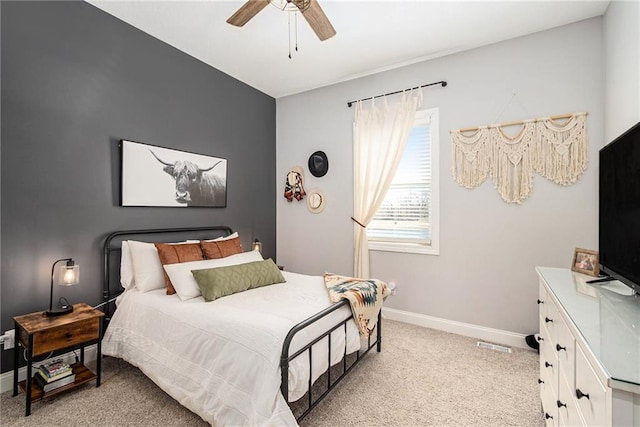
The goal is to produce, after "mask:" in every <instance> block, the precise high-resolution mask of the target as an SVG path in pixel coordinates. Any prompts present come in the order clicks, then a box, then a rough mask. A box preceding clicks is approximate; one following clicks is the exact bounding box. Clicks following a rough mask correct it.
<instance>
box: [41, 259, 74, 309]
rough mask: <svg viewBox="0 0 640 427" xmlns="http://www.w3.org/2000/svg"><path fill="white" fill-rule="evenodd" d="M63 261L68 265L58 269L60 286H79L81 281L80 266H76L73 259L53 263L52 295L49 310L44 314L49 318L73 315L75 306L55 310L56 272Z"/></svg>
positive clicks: (68, 305)
mask: <svg viewBox="0 0 640 427" xmlns="http://www.w3.org/2000/svg"><path fill="white" fill-rule="evenodd" d="M61 261H66V263H65V264H63V265H61V266H60V268H59V269H58V284H59V285H61V286H72V285H77V284H78V282H79V280H80V266H79V265H78V264H76V263H75V261H74V260H73V259H72V258H62V259H59V260H57V261H56V262H54V263H53V265H52V266H51V293H50V294H49V310H47V311H45V312H44V314H45V316H47V317H52V316H62V315H63V314H67V313H71V312H72V311H73V306H72V305H71V304H68V303H67V304H65V305H63V306H62V307H60V308H56V309H54V308H53V278H54V276H55V272H56V264H58V263H59V262H61Z"/></svg>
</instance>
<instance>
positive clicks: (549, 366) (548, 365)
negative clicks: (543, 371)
mask: <svg viewBox="0 0 640 427" xmlns="http://www.w3.org/2000/svg"><path fill="white" fill-rule="evenodd" d="M544 366H545V367H546V368H553V365H552V364H551V363H549V362H544Z"/></svg>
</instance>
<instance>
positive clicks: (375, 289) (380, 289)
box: [324, 273, 391, 337]
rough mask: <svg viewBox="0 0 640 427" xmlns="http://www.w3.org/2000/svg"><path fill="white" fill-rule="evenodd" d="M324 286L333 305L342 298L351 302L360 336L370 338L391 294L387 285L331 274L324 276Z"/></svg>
mask: <svg viewBox="0 0 640 427" xmlns="http://www.w3.org/2000/svg"><path fill="white" fill-rule="evenodd" d="M324 284H325V285H326V286H327V290H328V291H329V298H330V299H331V302H332V303H336V302H338V301H340V300H341V299H342V298H346V299H348V300H349V303H350V304H351V311H352V312H353V319H354V320H355V321H356V325H358V329H359V330H360V334H362V335H364V336H365V337H368V336H369V335H370V334H371V332H372V331H373V329H374V328H375V326H376V323H378V313H379V312H380V310H381V309H382V302H383V300H384V298H386V297H387V296H388V295H389V294H390V293H391V291H390V290H389V287H388V286H387V284H386V283H385V282H383V281H380V280H376V279H357V278H355V277H346V276H339V275H337V274H331V273H325V274H324Z"/></svg>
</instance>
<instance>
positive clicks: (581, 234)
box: [276, 18, 604, 334]
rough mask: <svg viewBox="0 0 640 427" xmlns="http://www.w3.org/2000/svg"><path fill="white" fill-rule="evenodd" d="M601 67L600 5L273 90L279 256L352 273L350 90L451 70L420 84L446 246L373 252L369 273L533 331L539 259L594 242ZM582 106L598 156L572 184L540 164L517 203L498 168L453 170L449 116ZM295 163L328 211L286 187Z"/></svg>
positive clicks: (411, 82)
mask: <svg viewBox="0 0 640 427" xmlns="http://www.w3.org/2000/svg"><path fill="white" fill-rule="evenodd" d="M419 42H420V41H419V40H417V41H416V43H419ZM298 59H299V60H303V58H298ZM603 73H604V66H603V49H602V19H601V18H594V19H590V20H586V21H582V22H579V23H576V24H572V25H567V26H563V27H560V28H557V29H553V30H549V31H544V32H541V33H537V34H534V35H530V36H526V37H522V38H518V39H513V40H509V41H505V42H501V43H497V44H494V45H491V46H487V47H482V48H478V49H473V50H470V51H467V52H462V53H457V54H454V55H451V56H447V57H443V58H439V59H435V60H430V61H426V62H423V63H419V64H414V65H410V66H407V67H403V68H400V69H396V70H392V71H387V72H384V73H380V74H376V75H372V76H368V77H363V78H359V79H356V80H352V81H348V82H344V83H341V84H336V85H333V86H329V87H325V88H321V89H317V90H313V91H309V92H306V93H302V94H297V95H292V96H289V97H285V98H281V99H278V100H277V126H276V127H277V137H276V139H277V172H276V173H277V177H278V178H277V179H278V182H277V185H278V188H279V189H280V190H279V193H280V195H279V201H278V203H277V210H278V212H277V249H278V259H277V261H278V263H279V264H283V265H284V266H285V268H286V269H287V270H291V271H297V272H301V273H305V274H321V273H323V272H324V271H332V272H336V273H344V274H352V272H353V243H352V237H353V225H352V222H351V220H350V216H351V214H352V194H353V191H352V187H353V183H352V158H353V156H352V142H351V138H352V120H353V109H352V108H347V106H346V101H348V100H353V99H358V98H362V97H367V96H371V95H378V94H382V93H386V92H390V91H393V90H397V89H403V88H408V87H412V86H417V85H420V84H425V83H429V82H434V81H439V80H446V81H447V82H448V83H449V85H448V86H447V87H446V88H441V87H439V86H438V87H431V88H427V89H425V92H424V94H425V105H424V106H425V107H426V108H431V107H439V108H440V124H441V127H440V129H441V130H440V144H441V149H440V162H441V172H440V182H441V190H440V198H441V211H440V212H441V231H440V235H441V245H440V253H441V254H440V256H429V255H411V254H399V253H391V252H372V255H371V265H372V271H371V273H372V276H374V277H377V278H380V279H383V280H387V281H390V280H394V281H396V282H397V283H398V294H397V295H396V296H394V297H391V298H389V299H388V300H387V303H386V305H387V306H388V307H390V308H395V309H398V310H405V311H409V312H414V313H419V314H424V315H428V316H436V317H440V318H444V319H450V320H455V321H459V322H465V323H470V324H474V325H480V326H485V327H489V328H496V329H502V330H505V331H512V332H517V333H525V334H526V333H533V332H536V331H537V329H538V326H537V310H538V307H537V305H536V303H535V301H536V297H537V292H538V283H537V278H536V275H535V272H534V267H535V266H536V265H545V266H557V267H569V266H570V264H571V260H572V256H573V250H574V248H575V247H583V248H593V249H595V248H597V192H598V188H597V164H596V163H595V162H597V152H598V149H599V148H600V147H601V146H602V145H603V132H604V131H603V115H604V112H603V106H604V94H603V82H604V74H603ZM514 93H516V94H517V96H516V98H515V100H514V101H513V102H512V103H511V104H510V105H509V106H508V108H506V109H505V107H506V106H507V104H508V102H509V100H510V98H511V97H512V95H513V94H514ZM503 109H504V110H505V111H504V113H503V114H502V115H501V116H500V117H498V116H499V115H500V112H501V111H503ZM578 111H587V112H588V113H589V115H588V120H587V123H588V125H587V126H588V133H589V139H590V143H589V144H590V145H589V156H590V159H591V163H590V164H589V167H588V169H587V171H586V173H585V174H584V175H583V177H582V178H581V179H580V180H579V182H578V183H577V184H575V185H573V186H569V187H561V186H558V185H556V184H554V183H551V182H549V181H547V180H546V179H544V178H542V177H540V176H536V177H535V179H534V186H533V193H532V195H531V197H530V198H529V199H527V200H526V201H525V202H524V203H523V204H522V205H520V206H518V205H509V204H506V203H505V202H503V201H502V199H501V198H500V196H499V195H498V193H497V192H496V191H495V190H494V189H493V186H492V184H491V182H485V183H484V184H483V185H481V186H480V187H478V188H476V189H473V190H467V189H464V188H461V187H460V186H458V185H457V184H456V183H455V182H454V181H453V179H452V178H451V173H450V167H449V165H450V161H451V147H450V139H449V130H451V129H458V128H462V127H467V126H474V125H484V124H490V123H494V122H495V121H496V120H498V121H500V122H504V121H509V120H517V119H526V118H534V117H541V116H549V115H555V114H561V113H570V112H578ZM316 150H324V151H325V152H326V153H327V155H328V158H329V172H328V174H327V175H326V176H325V177H323V178H314V177H313V176H311V175H310V173H309V172H308V169H307V168H306V162H307V159H308V157H309V156H310V155H311V153H313V152H314V151H316ZM294 165H304V166H305V172H306V182H305V184H306V187H307V188H313V187H318V188H321V189H322V190H323V191H324V193H325V195H326V197H327V199H328V201H327V205H326V208H325V210H324V212H322V213H321V214H312V213H310V212H309V211H308V210H307V209H306V205H305V204H304V203H299V202H292V203H288V202H286V200H285V199H284V198H283V197H282V191H283V187H284V179H285V176H286V173H287V171H288V169H289V168H290V167H292V166H294Z"/></svg>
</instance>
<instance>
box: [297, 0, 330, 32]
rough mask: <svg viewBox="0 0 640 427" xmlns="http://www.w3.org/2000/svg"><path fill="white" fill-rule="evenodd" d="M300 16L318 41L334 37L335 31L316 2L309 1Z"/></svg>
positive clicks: (314, 0)
mask: <svg viewBox="0 0 640 427" xmlns="http://www.w3.org/2000/svg"><path fill="white" fill-rule="evenodd" d="M302 16H304V18H305V19H306V20H307V22H308V23H309V26H310V27H311V29H312V30H313V32H314V33H316V35H317V36H318V38H319V39H320V41H324V40H326V39H328V38H331V37H333V36H335V35H336V30H335V29H334V28H333V25H331V22H329V18H327V15H325V14H324V11H323V10H322V8H321V7H320V5H319V4H318V2H317V1H316V0H311V3H309V7H308V8H306V9H305V10H304V11H302Z"/></svg>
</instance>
